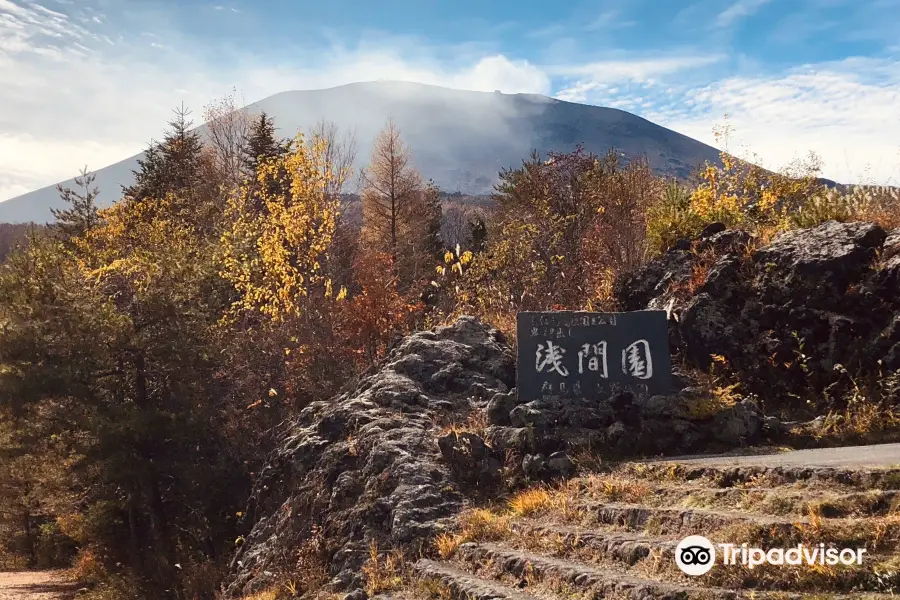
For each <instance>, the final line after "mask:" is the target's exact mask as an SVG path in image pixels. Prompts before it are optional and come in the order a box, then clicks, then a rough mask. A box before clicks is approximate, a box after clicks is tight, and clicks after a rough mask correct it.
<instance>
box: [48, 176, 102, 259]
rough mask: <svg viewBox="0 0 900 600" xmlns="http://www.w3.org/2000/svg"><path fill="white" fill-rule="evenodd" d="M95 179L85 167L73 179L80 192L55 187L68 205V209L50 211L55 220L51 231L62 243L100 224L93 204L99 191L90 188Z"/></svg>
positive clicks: (95, 188)
mask: <svg viewBox="0 0 900 600" xmlns="http://www.w3.org/2000/svg"><path fill="white" fill-rule="evenodd" d="M96 177H97V176H96V175H95V174H94V173H89V172H88V170H87V167H85V168H84V169H82V170H81V175H79V176H78V177H76V178H75V185H77V186H78V187H79V188H80V189H81V190H82V191H81V192H78V191H76V190H73V189H70V188H64V187H63V186H62V185H57V186H56V189H57V191H59V195H60V197H61V198H62V199H63V200H64V201H65V202H66V203H67V204H68V205H69V208H62V209H57V208H51V209H50V212H52V213H53V216H54V217H55V218H56V223H54V225H53V230H54V231H55V232H56V233H57V235H58V236H59V237H60V238H61V239H62V240H63V242H64V243H67V244H68V243H69V241H70V240H72V239H73V238H76V237H79V236H82V235H84V234H85V233H87V231H88V230H89V229H91V228H93V227H95V226H96V225H97V224H98V223H99V222H100V216H99V214H98V213H97V205H96V203H95V200H96V199H97V195H98V194H99V193H100V190H99V189H98V188H97V187H92V185H93V183H94V180H95V179H96Z"/></svg>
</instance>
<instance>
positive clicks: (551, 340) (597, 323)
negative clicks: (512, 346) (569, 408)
mask: <svg viewBox="0 0 900 600" xmlns="http://www.w3.org/2000/svg"><path fill="white" fill-rule="evenodd" d="M516 337H517V342H518V356H517V360H516V362H517V369H516V372H517V375H516V387H517V393H518V397H519V402H528V401H530V400H535V399H537V398H541V397H543V396H559V397H584V398H592V397H599V396H602V395H608V394H609V393H611V392H614V391H616V390H631V391H633V392H635V393H637V394H668V393H670V392H671V391H672V390H671V385H672V384H671V372H672V364H671V360H670V357H669V334H668V325H667V316H666V312H665V311H663V310H641V311H635V312H627V313H598V312H576V311H553V312H520V313H518V314H517V315H516Z"/></svg>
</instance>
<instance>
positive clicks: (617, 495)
mask: <svg viewBox="0 0 900 600" xmlns="http://www.w3.org/2000/svg"><path fill="white" fill-rule="evenodd" d="M584 485H585V490H586V492H587V495H588V497H590V498H599V499H603V500H606V501H609V502H640V501H642V500H644V499H646V498H647V496H648V495H649V494H650V492H651V489H650V486H649V485H647V483H646V482H644V481H641V480H640V479H635V478H629V477H619V476H613V475H589V476H588V477H586V478H585V480H584Z"/></svg>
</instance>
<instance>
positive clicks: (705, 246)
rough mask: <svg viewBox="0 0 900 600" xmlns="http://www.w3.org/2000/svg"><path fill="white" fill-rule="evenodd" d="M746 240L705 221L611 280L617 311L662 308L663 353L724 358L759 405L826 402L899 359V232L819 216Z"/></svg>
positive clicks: (893, 367)
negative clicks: (808, 224) (665, 319)
mask: <svg viewBox="0 0 900 600" xmlns="http://www.w3.org/2000/svg"><path fill="white" fill-rule="evenodd" d="M750 241H751V240H750V236H749V235H748V234H746V233H745V232H741V231H730V230H724V229H723V228H721V227H718V228H713V229H710V228H708V229H707V231H706V232H705V233H704V235H702V236H701V237H700V238H699V239H698V240H694V241H693V242H691V243H681V244H679V245H676V247H674V248H672V249H671V250H669V251H668V252H667V253H666V254H664V255H663V256H661V257H660V258H658V259H657V260H654V261H653V262H651V263H650V264H649V265H647V266H646V267H644V268H643V269H641V270H639V271H637V272H635V273H632V274H630V275H629V276H627V277H626V278H624V279H623V280H622V281H620V282H619V285H618V286H617V290H616V294H617V297H618V300H619V303H620V305H621V307H622V309H623V310H640V309H645V308H653V309H666V310H668V311H669V312H670V315H671V320H670V324H671V336H670V338H671V340H672V348H673V351H675V352H677V353H679V354H681V355H682V356H683V357H684V358H686V359H687V360H688V361H689V363H691V364H693V365H694V366H696V367H699V368H701V369H707V368H708V367H709V366H710V364H711V361H712V357H713V356H714V355H719V356H722V357H724V359H725V360H726V361H727V363H728V365H729V368H730V369H732V370H734V371H735V372H737V374H738V376H739V378H740V380H741V381H742V389H743V390H744V391H745V392H752V393H754V394H756V395H757V396H759V397H760V398H761V399H762V401H763V402H764V406H765V407H766V408H767V409H778V410H781V409H787V410H788V411H789V412H791V411H792V412H802V410H803V409H804V408H805V407H809V406H812V407H813V408H815V406H816V403H821V405H822V406H825V405H829V406H834V405H835V403H838V404H839V403H840V400H839V399H840V398H841V397H843V396H845V395H846V394H847V393H848V391H849V390H850V389H851V388H852V387H853V381H852V380H851V377H852V378H854V379H855V380H856V382H857V383H863V382H867V383H868V381H867V380H868V379H869V378H870V377H872V378H879V379H880V378H882V377H883V376H887V375H890V374H891V373H892V372H895V371H897V369H898V368H900V230H895V231H891V232H885V231H884V230H883V229H881V228H880V227H878V226H877V225H873V224H870V223H837V222H834V221H830V222H827V223H824V224H822V225H819V226H818V227H814V228H811V229H804V230H796V231H790V232H786V233H783V234H781V235H779V236H777V237H776V238H775V239H774V240H773V241H772V242H771V243H770V244H768V245H766V246H765V247H762V248H759V249H757V250H755V251H753V252H751V251H749V250H748V243H749V242H750ZM882 381H883V382H888V381H889V380H888V379H887V378H885V379H883V380H882ZM809 402H812V404H810V403H809Z"/></svg>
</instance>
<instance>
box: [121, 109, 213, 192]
mask: <svg viewBox="0 0 900 600" xmlns="http://www.w3.org/2000/svg"><path fill="white" fill-rule="evenodd" d="M189 115H190V111H188V110H187V109H185V108H184V106H183V105H182V106H181V108H178V109H176V110H175V117H174V118H173V119H172V120H171V121H169V130H168V131H167V132H166V133H165V134H164V136H163V140H162V142H151V143H150V146H149V147H148V148H147V150H146V151H145V153H144V158H143V159H139V160H138V166H139V168H138V170H136V171H132V173H134V184H133V185H130V186H125V187H123V188H122V192H123V195H124V196H125V197H126V198H131V199H135V200H142V199H144V198H154V199H157V200H158V199H161V198H165V196H166V194H169V193H172V194H175V195H177V196H178V197H180V198H183V199H185V200H188V201H189V200H192V199H193V198H194V193H193V192H194V187H195V185H197V183H198V181H199V179H200V173H201V171H202V168H203V162H202V161H203V158H202V151H203V141H202V140H201V138H200V134H199V133H198V132H197V131H192V130H191V126H192V125H193V122H192V121H189V120H188V116H189Z"/></svg>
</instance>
